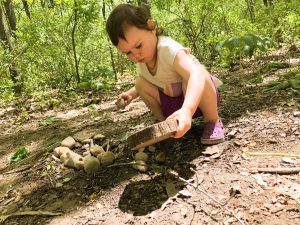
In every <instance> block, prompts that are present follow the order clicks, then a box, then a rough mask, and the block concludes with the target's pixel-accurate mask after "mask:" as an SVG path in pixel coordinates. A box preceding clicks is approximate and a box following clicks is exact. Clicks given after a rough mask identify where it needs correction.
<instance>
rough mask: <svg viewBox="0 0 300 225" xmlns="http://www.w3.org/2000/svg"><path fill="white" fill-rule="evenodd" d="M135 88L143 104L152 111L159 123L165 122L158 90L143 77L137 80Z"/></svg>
mask: <svg viewBox="0 0 300 225" xmlns="http://www.w3.org/2000/svg"><path fill="white" fill-rule="evenodd" d="M135 88H136V90H137V92H138V93H139V96H140V97H141V99H142V100H143V102H144V103H145V104H146V105H147V107H148V108H149V109H150V110H151V111H152V113H153V114H154V116H155V118H156V119H157V120H158V121H163V120H165V118H164V116H163V113H162V110H161V105H160V99H159V93H158V88H157V87H156V86H155V85H153V84H151V83H150V82H149V81H147V80H146V79H145V78H143V77H138V78H137V79H136V82H135Z"/></svg>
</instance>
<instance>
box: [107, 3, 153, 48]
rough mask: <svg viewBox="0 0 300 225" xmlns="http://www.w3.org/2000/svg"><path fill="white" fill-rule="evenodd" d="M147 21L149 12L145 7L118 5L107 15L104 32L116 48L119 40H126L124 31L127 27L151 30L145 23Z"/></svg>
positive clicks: (149, 17)
mask: <svg viewBox="0 0 300 225" xmlns="http://www.w3.org/2000/svg"><path fill="white" fill-rule="evenodd" d="M149 19H151V16H150V11H149V9H147V8H146V7H145V6H134V5H130V4H120V5H118V6H117V7H116V8H115V9H114V10H113V11H112V12H111V14H110V15H109V17H108V19H107V22H106V31H107V33H108V36H109V38H110V40H111V42H112V43H113V44H114V45H115V46H117V45H118V43H119V38H122V39H124V40H126V38H125V35H124V30H125V29H126V28H127V27H128V26H135V27H137V28H140V29H144V30H152V29H151V28H149V26H148V23H147V21H148V20H149Z"/></svg>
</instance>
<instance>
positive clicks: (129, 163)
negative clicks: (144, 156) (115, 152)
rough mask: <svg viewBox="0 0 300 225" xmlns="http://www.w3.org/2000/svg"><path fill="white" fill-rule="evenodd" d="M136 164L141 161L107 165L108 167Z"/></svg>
mask: <svg viewBox="0 0 300 225" xmlns="http://www.w3.org/2000/svg"><path fill="white" fill-rule="evenodd" d="M136 164H139V163H137V162H135V161H133V162H128V163H114V164H112V165H109V166H107V167H115V166H127V165H136Z"/></svg>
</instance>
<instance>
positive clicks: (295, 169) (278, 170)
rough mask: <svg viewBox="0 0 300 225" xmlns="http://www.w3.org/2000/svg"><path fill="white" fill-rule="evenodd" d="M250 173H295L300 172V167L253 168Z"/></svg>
mask: <svg viewBox="0 0 300 225" xmlns="http://www.w3.org/2000/svg"><path fill="white" fill-rule="evenodd" d="M250 173H277V174H293V173H300V167H292V168H252V169H250Z"/></svg>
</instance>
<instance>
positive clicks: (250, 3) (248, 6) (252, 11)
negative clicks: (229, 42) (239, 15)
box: [246, 0, 255, 23]
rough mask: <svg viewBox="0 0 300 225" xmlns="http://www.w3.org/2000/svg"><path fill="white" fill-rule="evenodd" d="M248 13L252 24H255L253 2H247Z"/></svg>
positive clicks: (249, 0) (251, 0) (248, 0)
mask: <svg viewBox="0 0 300 225" xmlns="http://www.w3.org/2000/svg"><path fill="white" fill-rule="evenodd" d="M246 3H247V8H248V12H249V14H250V18H251V22H252V23H254V22H255V12H254V2H253V0H246Z"/></svg>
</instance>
